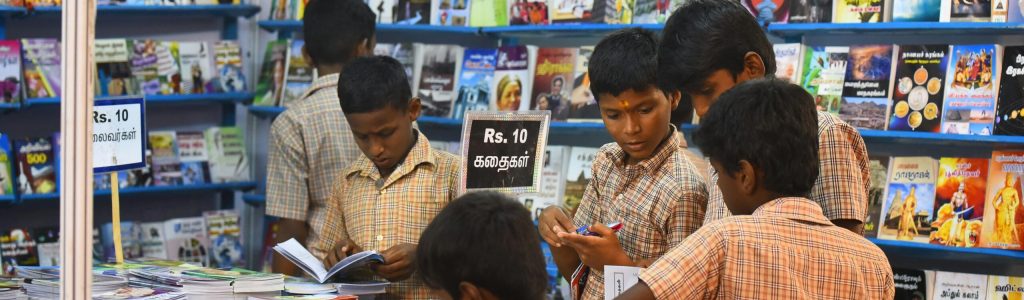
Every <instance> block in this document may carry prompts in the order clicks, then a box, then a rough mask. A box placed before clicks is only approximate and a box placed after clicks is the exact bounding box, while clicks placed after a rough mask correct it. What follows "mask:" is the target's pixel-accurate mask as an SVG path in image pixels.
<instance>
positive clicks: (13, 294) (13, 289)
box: [0, 279, 28, 300]
mask: <svg viewBox="0 0 1024 300" xmlns="http://www.w3.org/2000/svg"><path fill="white" fill-rule="evenodd" d="M25 299H28V295H25V292H24V291H22V290H21V282H20V281H18V280H14V279H0V300H25Z"/></svg>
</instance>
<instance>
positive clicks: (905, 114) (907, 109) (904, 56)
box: [889, 45, 949, 132]
mask: <svg viewBox="0 0 1024 300" xmlns="http://www.w3.org/2000/svg"><path fill="white" fill-rule="evenodd" d="M898 49H899V50H898V51H897V53H898V54H897V55H896V57H897V61H896V68H895V70H896V71H895V73H894V74H893V86H894V88H893V89H892V93H891V96H890V99H891V100H890V102H889V107H890V108H889V109H890V111H889V130H896V131H920V132H939V130H940V128H941V127H940V126H939V125H940V123H941V119H940V117H941V116H942V107H943V105H942V102H943V98H944V97H943V95H944V93H943V89H944V86H945V84H944V82H943V80H945V79H946V67H947V66H948V65H949V63H948V62H949V46H947V45H913V46H907V45H903V46H898Z"/></svg>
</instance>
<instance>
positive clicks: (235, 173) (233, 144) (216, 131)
mask: <svg viewBox="0 0 1024 300" xmlns="http://www.w3.org/2000/svg"><path fill="white" fill-rule="evenodd" d="M204 135H205V136H206V145H207V147H208V150H209V152H208V155H209V156H210V179H211V183H226V182H239V181H248V180H249V178H250V177H249V159H248V156H247V155H246V153H245V136H244V135H243V134H242V130H241V129H239V128H238V127H211V128H210V129H207V130H206V132H205V133H204Z"/></svg>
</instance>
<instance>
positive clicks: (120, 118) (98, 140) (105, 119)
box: [92, 103, 147, 168]
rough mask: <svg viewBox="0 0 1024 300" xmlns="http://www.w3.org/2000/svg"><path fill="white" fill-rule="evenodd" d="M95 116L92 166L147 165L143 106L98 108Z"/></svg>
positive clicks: (98, 106) (120, 105)
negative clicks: (143, 140) (144, 145)
mask: <svg viewBox="0 0 1024 300" xmlns="http://www.w3.org/2000/svg"><path fill="white" fill-rule="evenodd" d="M94 110H95V112H94V113H93V127H92V128H93V129H92V132H93V139H92V149H93V151H92V153H93V158H92V166H93V168H104V167H114V166H120V165H130V164H139V163H144V162H145V161H144V159H145V157H146V154H145V149H144V148H143V147H142V139H145V138H147V135H146V133H145V132H144V131H143V120H144V117H143V114H144V111H143V108H142V104H141V103H130V104H115V105H99V104H98V105H96V106H95V107H94Z"/></svg>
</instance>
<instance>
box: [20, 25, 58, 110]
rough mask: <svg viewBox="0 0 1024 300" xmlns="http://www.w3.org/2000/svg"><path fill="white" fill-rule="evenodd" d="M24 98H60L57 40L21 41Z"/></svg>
mask: <svg viewBox="0 0 1024 300" xmlns="http://www.w3.org/2000/svg"><path fill="white" fill-rule="evenodd" d="M21 46H22V56H23V58H22V63H23V65H24V68H25V72H24V73H25V97H26V98H29V99H32V98H51V97H60V87H61V81H60V80H61V79H60V42H59V41H57V39H22V40H21Z"/></svg>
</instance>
